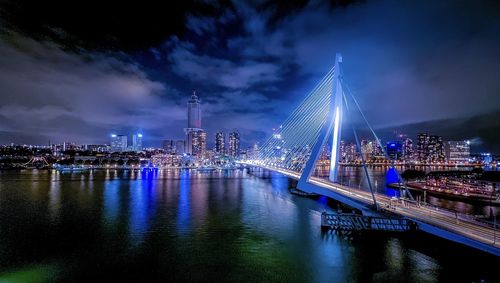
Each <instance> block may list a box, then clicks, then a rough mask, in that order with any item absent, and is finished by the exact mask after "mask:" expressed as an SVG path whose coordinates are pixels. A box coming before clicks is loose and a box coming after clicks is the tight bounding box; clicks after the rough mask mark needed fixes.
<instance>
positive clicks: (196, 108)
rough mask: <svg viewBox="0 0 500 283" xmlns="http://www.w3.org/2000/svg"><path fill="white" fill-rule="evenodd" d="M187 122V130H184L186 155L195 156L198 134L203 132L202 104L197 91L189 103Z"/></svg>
mask: <svg viewBox="0 0 500 283" xmlns="http://www.w3.org/2000/svg"><path fill="white" fill-rule="evenodd" d="M187 120H188V123H187V128H186V129H184V131H185V132H186V153H189V154H194V153H193V148H194V142H195V138H196V137H197V135H198V134H197V132H198V131H199V130H201V102H200V100H199V99H198V96H196V92H195V91H194V92H193V95H191V99H189V101H188V103H187Z"/></svg>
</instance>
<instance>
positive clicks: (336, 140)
mask: <svg viewBox="0 0 500 283" xmlns="http://www.w3.org/2000/svg"><path fill="white" fill-rule="evenodd" d="M341 65H342V55H341V54H340V53H337V55H336V56H335V66H334V67H333V68H334V72H333V78H332V84H331V89H330V92H331V94H330V95H329V107H328V115H327V117H326V121H325V123H323V126H322V128H321V131H320V133H319V136H318V139H317V140H316V143H315V144H314V146H313V148H312V150H311V155H310V156H309V160H308V161H307V163H306V165H305V167H304V171H302V175H301V177H300V179H299V184H298V187H299V188H301V187H305V186H304V185H305V183H307V182H308V180H309V178H310V177H311V175H312V173H313V172H314V169H315V168H316V162H317V161H318V159H319V157H320V155H321V151H322V150H323V148H324V147H325V145H326V144H327V139H328V137H329V136H330V135H331V136H332V142H331V152H330V173H329V175H328V179H329V180H330V181H332V182H337V175H338V166H339V165H338V164H339V155H340V136H341V133H342V113H343V105H344V103H343V92H342V85H341V83H340V78H341V75H342V66H341ZM332 131H333V132H332Z"/></svg>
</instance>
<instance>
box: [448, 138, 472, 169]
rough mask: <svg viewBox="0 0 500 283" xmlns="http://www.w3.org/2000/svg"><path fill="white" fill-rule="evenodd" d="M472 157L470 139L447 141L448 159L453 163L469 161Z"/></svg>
mask: <svg viewBox="0 0 500 283" xmlns="http://www.w3.org/2000/svg"><path fill="white" fill-rule="evenodd" d="M469 158H470V142H469V141H467V140H466V141H449V142H447V143H446V159H447V160H448V162H452V163H467V162H468V161H469Z"/></svg>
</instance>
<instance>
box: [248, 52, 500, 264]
mask: <svg viewBox="0 0 500 283" xmlns="http://www.w3.org/2000/svg"><path fill="white" fill-rule="evenodd" d="M354 112H357V113H359V114H360V115H361V117H362V118H363V120H364V122H365V123H366V125H367V127H368V128H369V129H370V131H371V132H372V134H373V135H374V137H375V140H376V141H377V142H379V143H380V139H379V138H378V137H377V136H376V133H375V131H374V130H373V128H372V127H371V125H370V123H369V122H368V120H367V119H366V116H365V115H364V114H363V112H362V110H361V108H360V107H359V104H358V102H357V100H356V99H355V97H354V96H353V95H352V93H351V92H350V90H349V87H348V86H347V85H346V83H345V80H344V78H343V72H342V57H341V55H340V54H337V56H336V59H335V65H334V67H333V68H332V69H330V70H329V71H328V72H327V74H326V75H325V76H324V77H323V79H322V80H321V81H320V83H319V84H318V85H317V86H316V87H315V88H314V89H313V90H312V91H311V92H310V93H309V94H308V95H307V96H306V98H305V99H304V100H303V101H302V103H301V104H300V105H299V106H298V107H297V108H296V109H295V110H293V112H292V113H291V114H290V116H289V117H288V118H287V119H286V120H285V121H284V122H283V123H282V124H281V125H280V126H279V128H278V129H276V130H275V132H274V133H273V135H272V136H271V137H270V138H269V139H268V140H267V141H266V142H265V143H263V144H262V146H261V147H260V149H259V152H258V154H257V155H256V156H253V157H251V158H249V159H247V160H244V161H243V162H242V163H244V164H246V165H248V166H255V167H260V168H263V169H267V170H272V171H276V172H279V173H281V174H283V175H285V176H288V177H290V178H293V179H296V180H298V183H297V189H298V190H301V191H304V192H306V193H315V194H319V195H324V196H327V197H330V198H332V199H334V200H336V201H339V202H341V203H343V204H345V205H348V206H350V207H352V208H355V209H357V210H359V211H360V212H361V213H362V214H363V215H370V216H385V217H403V218H408V219H411V220H412V221H414V222H415V223H417V224H418V228H419V229H420V230H422V231H425V232H428V233H431V234H434V235H436V236H439V237H442V238H446V239H449V240H452V241H455V242H459V243H462V244H465V245H468V246H471V247H474V248H477V249H480V250H483V251H486V252H488V253H492V254H495V255H497V256H500V243H499V242H500V236H497V231H496V228H495V227H493V226H489V225H486V224H484V223H480V222H477V221H474V220H473V219H469V218H466V217H464V216H460V215H458V214H456V213H452V212H449V211H446V210H442V209H437V208H436V207H431V206H427V205H426V204H422V203H420V202H415V201H414V199H413V197H412V195H411V193H410V192H409V191H408V190H406V194H404V195H406V196H407V197H404V198H403V197H401V198H398V199H394V198H391V197H388V196H386V195H384V194H380V193H377V192H376V191H374V189H373V187H372V184H371V180H370V175H369V174H368V170H367V167H366V164H365V160H363V154H361V158H362V163H363V169H364V172H365V175H366V178H367V181H368V182H367V184H368V188H364V189H362V188H355V187H350V186H345V185H342V184H340V183H339V182H338V177H337V175H338V166H339V159H340V158H339V154H340V138H341V134H342V125H343V123H342V119H343V118H344V117H345V116H346V115H347V116H346V117H347V118H351V117H352V115H353V114H354ZM351 119H352V118H351ZM350 124H351V128H352V130H353V136H354V139H355V141H356V145H357V147H358V149H359V150H360V151H361V145H360V141H359V137H358V134H357V130H356V128H355V126H354V123H352V122H351V123H350ZM379 146H380V147H381V148H384V147H383V146H382V145H381V144H379ZM319 167H322V168H327V170H328V174H327V175H328V178H321V177H317V176H314V172H315V170H317V169H318V168H319ZM398 178H399V180H400V183H401V184H404V181H403V180H402V179H401V177H400V176H399V175H398Z"/></svg>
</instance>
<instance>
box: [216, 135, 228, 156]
mask: <svg viewBox="0 0 500 283" xmlns="http://www.w3.org/2000/svg"><path fill="white" fill-rule="evenodd" d="M225 143H226V138H225V135H224V133H223V132H218V133H216V134H215V152H216V153H217V154H224V153H225Z"/></svg>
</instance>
